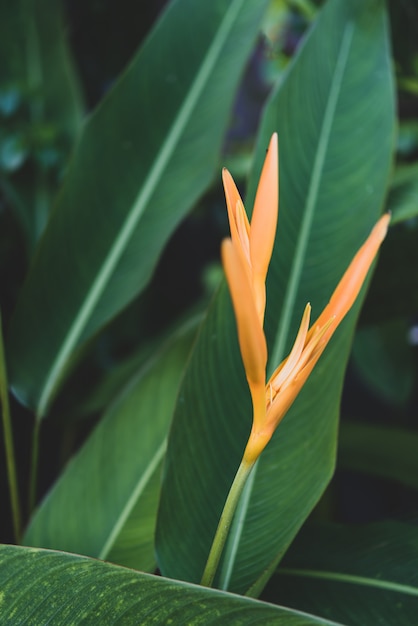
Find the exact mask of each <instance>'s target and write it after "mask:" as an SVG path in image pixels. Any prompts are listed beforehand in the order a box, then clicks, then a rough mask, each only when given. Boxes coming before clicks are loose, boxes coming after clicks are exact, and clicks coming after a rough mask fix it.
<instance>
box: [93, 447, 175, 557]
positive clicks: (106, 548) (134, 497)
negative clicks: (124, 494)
mask: <svg viewBox="0 0 418 626" xmlns="http://www.w3.org/2000/svg"><path fill="white" fill-rule="evenodd" d="M166 449H167V439H164V441H163V442H162V444H161V445H160V447H159V448H158V450H156V452H155V454H154V455H153V457H152V458H151V460H150V462H149V464H148V466H147V468H146V469H145V470H144V472H143V473H142V474H141V478H140V480H139V481H138V484H137V486H136V487H135V489H133V490H132V493H131V496H130V498H128V500H127V502H126V504H125V506H124V507H123V508H122V509H121V511H120V513H119V516H118V518H117V519H116V521H115V523H114V525H113V528H112V530H111V532H110V533H109V536H108V538H107V540H106V541H105V543H104V545H103V547H102V549H101V550H100V552H99V554H98V556H97V558H98V559H102V560H104V559H106V557H107V556H108V554H109V552H110V550H111V549H112V548H113V546H114V545H115V542H116V539H117V538H118V536H119V535H120V533H121V531H122V528H123V527H124V525H125V524H126V522H127V520H128V517H129V516H130V514H131V512H132V510H133V508H134V507H135V505H136V503H137V502H138V500H139V497H140V496H141V494H142V493H143V491H144V490H145V487H146V486H147V484H148V483H149V481H150V480H151V478H152V476H153V474H154V472H155V471H156V469H157V467H158V465H159V464H160V463H161V461H162V460H163V458H164V454H165V451H166Z"/></svg>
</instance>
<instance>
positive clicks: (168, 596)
mask: <svg viewBox="0 0 418 626" xmlns="http://www.w3.org/2000/svg"><path fill="white" fill-rule="evenodd" d="M0 589H1V591H0V609H1V618H2V621H3V623H4V624H12V623H13V624H23V623H25V624H52V623H54V624H71V626H77V625H78V624H83V625H84V626H88V625H89V624H90V625H92V626H93V625H95V624H100V625H101V626H113V625H116V624H120V625H122V624H123V626H131V625H132V626H134V625H135V626H137V625H138V624H143V625H144V626H145V625H147V624H188V625H189V626H193V625H194V624H196V625H198V624H200V625H202V624H205V625H206V624H207V625H209V624H229V625H231V626H234V625H236V626H238V625H239V626H245V625H246V624H248V626H250V625H251V626H256V625H257V624H260V626H261V625H262V626H273V625H277V626H338V625H336V624H335V623H334V622H329V621H328V620H324V619H322V618H317V617H315V616H313V615H307V614H305V613H300V612H299V611H293V610H289V609H286V608H283V607H278V606H277V607H275V606H272V605H271V604H266V603H263V602H259V601H256V600H251V599H249V598H239V597H238V596H234V595H232V594H229V593H222V592H220V591H214V590H213V589H204V588H202V587H196V586H195V585H190V584H186V583H181V582H178V581H172V580H167V579H164V578H160V577H157V576H151V575H149V574H141V573H139V572H134V571H132V570H129V569H124V568H122V567H117V566H115V565H110V564H109V563H102V562H101V561H95V560H93V559H87V558H85V557H80V556H75V555H73V554H65V553H61V552H50V551H48V550H39V549H34V548H18V547H15V546H0Z"/></svg>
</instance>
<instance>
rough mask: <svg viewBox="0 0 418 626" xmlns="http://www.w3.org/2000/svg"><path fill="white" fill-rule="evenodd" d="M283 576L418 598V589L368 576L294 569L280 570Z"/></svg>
mask: <svg viewBox="0 0 418 626" xmlns="http://www.w3.org/2000/svg"><path fill="white" fill-rule="evenodd" d="M277 574H278V575H282V576H297V577H303V578H317V579H322V580H331V581H334V582H339V583H348V584H351V585H362V586H366V587H375V588H376V589H384V590H385V591H391V592H394V593H404V594H407V595H411V596H418V588H417V587H411V586H410V585H404V584H402V583H396V582H393V581H390V580H384V579H381V578H368V577H366V576H358V575H356V574H345V573H343V572H333V571H327V570H310V569H293V568H289V569H288V568H286V567H284V568H280V570H279V571H278V572H277Z"/></svg>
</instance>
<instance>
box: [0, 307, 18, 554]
mask: <svg viewBox="0 0 418 626" xmlns="http://www.w3.org/2000/svg"><path fill="white" fill-rule="evenodd" d="M7 388H8V384H7V372H6V360H5V356H4V344H3V333H2V329H1V316H0V404H1V409H2V411H1V413H2V417H3V434H4V447H5V451H6V466H7V478H8V481H9V491H10V505H11V509H12V518H13V531H14V536H15V540H16V543H19V541H20V533H21V514H20V503H19V489H18V483H17V471H16V460H15V454H14V445H13V432H12V425H11V418H10V406H9V395H8V389H7Z"/></svg>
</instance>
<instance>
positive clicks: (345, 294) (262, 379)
mask: <svg viewBox="0 0 418 626" xmlns="http://www.w3.org/2000/svg"><path fill="white" fill-rule="evenodd" d="M222 177H223V183H224V188H225V195H226V202H227V208H228V217H229V224H230V228H231V238H230V239H229V238H228V239H225V240H224V241H223V242H222V251H221V252H222V263H223V266H224V270H225V274H226V278H227V281H228V286H229V290H230V293H231V298H232V304H233V307H234V312H235V317H236V321H237V328H238V340H239V346H240V350H241V356H242V360H243V363H244V369H245V373H246V377H247V381H248V385H249V388H250V392H251V398H252V403H253V425H252V429H251V433H250V437H249V440H248V443H247V446H246V449H245V452H244V459H243V460H244V461H245V462H246V463H254V461H255V460H256V459H257V458H258V456H259V455H260V453H261V452H262V451H263V449H264V448H265V446H266V445H267V443H268V442H269V441H270V439H271V437H272V435H273V433H274V431H275V429H276V428H277V426H278V424H279V423H280V421H281V420H282V419H283V417H284V416H285V414H286V413H287V411H288V410H289V408H290V406H291V405H292V403H293V401H294V400H295V398H296V397H297V395H298V394H299V392H300V390H301V389H302V387H303V385H304V384H305V382H306V380H307V379H308V377H309V375H310V373H311V372H312V370H313V368H314V366H315V364H316V363H317V361H318V359H319V357H320V356H321V354H322V353H323V351H324V350H325V348H326V346H327V344H328V342H329V341H330V339H331V337H332V335H333V334H334V332H335V330H336V328H337V327H338V325H339V323H340V322H341V321H342V319H343V318H344V316H345V315H346V313H347V312H348V311H349V310H350V308H351V307H352V305H353V304H354V302H355V300H356V298H357V295H358V293H359V291H360V289H361V287H362V285H363V282H364V280H365V278H366V276H367V273H368V271H369V268H370V265H371V264H372V262H373V259H374V257H375V256H376V253H377V251H378V249H379V247H380V244H381V243H382V241H383V239H384V238H385V235H386V232H387V228H388V224H389V220H390V216H389V215H388V214H386V215H383V216H382V217H381V218H380V220H379V221H378V222H377V224H376V225H375V227H374V228H373V230H372V232H371V233H370V235H369V237H368V239H367V240H366V242H365V243H364V244H363V246H362V247H361V248H360V250H359V251H358V252H357V254H356V255H355V257H354V259H353V260H352V261H351V263H350V265H349V267H348V269H347V270H346V272H345V274H344V276H343V277H342V279H341V281H340V282H339V284H338V286H337V288H336V290H335V291H334V293H333V295H332V297H331V299H330V301H329V303H328V304H327V306H326V307H325V309H324V310H323V312H322V313H321V315H320V316H319V318H318V319H317V320H316V322H315V323H314V324H312V326H311V328H309V323H310V314H311V306H310V304H307V305H306V307H305V311H304V314H303V317H302V322H301V324H300V328H299V332H298V334H297V337H296V340H295V343H294V346H293V348H292V350H291V352H290V354H289V355H288V357H287V358H286V359H284V361H283V362H282V363H281V364H280V365H279V366H278V368H277V369H276V370H275V372H274V373H273V375H272V376H271V378H270V380H269V381H268V382H267V384H266V366H267V344H266V339H265V335H264V331H263V323H264V312H265V306H266V290H265V281H266V276H267V270H268V265H269V262H270V258H271V254H272V251H273V245H274V239H275V234H276V225H277V216H278V149H277V135H276V134H274V135H273V136H272V138H271V141H270V145H269V149H268V152H267V156H266V159H265V162H264V166H263V170H262V172H261V177H260V182H259V185H258V189H257V194H256V198H255V203H254V210H253V214H252V218H251V225H250V224H249V222H248V218H247V215H246V212H245V209H244V205H243V202H242V200H241V197H240V195H239V192H238V190H237V188H236V186H235V183H234V181H233V179H232V176H231V175H230V174H229V172H228V171H227V170H224V171H223V174H222Z"/></svg>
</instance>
